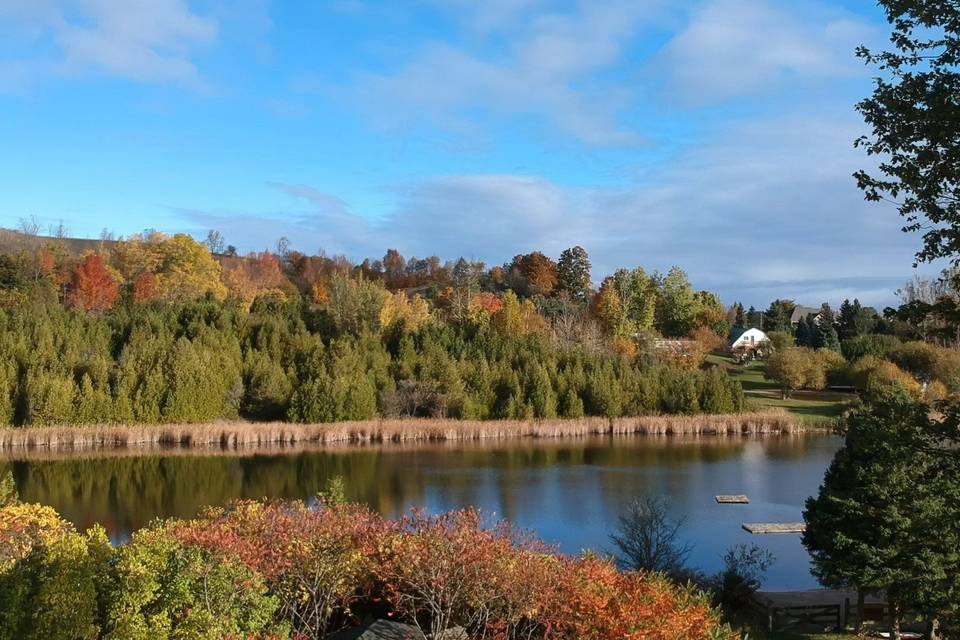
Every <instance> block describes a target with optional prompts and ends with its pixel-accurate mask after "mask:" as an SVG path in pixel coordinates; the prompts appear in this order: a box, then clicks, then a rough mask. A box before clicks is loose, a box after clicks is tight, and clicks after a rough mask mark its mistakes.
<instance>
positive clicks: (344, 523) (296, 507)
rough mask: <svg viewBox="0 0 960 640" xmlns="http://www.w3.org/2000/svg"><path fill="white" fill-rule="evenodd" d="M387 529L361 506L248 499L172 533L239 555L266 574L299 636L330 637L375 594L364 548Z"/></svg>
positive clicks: (179, 525)
mask: <svg viewBox="0 0 960 640" xmlns="http://www.w3.org/2000/svg"><path fill="white" fill-rule="evenodd" d="M382 527H383V520H382V519H380V518H379V517H378V516H376V515H374V514H373V513H372V512H371V511H370V510H369V509H367V508H365V507H361V506H357V505H333V506H331V507H329V508H326V507H322V508H318V509H312V508H309V507H308V506H307V505H305V504H304V503H303V502H298V501H295V502H270V503H264V502H250V501H244V502H237V503H234V504H232V505H230V506H229V507H227V508H225V509H224V508H217V509H208V510H206V511H204V512H203V513H201V515H200V517H199V518H198V519H196V520H190V521H186V522H180V523H177V524H175V525H174V526H173V528H172V531H173V532H174V535H175V536H176V537H177V538H179V539H180V541H181V542H183V543H184V544H186V545H188V546H189V545H196V546H200V547H203V548H205V549H207V550H210V551H217V552H221V553H228V554H231V555H234V556H236V557H237V558H238V559H239V560H240V561H241V562H243V563H244V564H245V565H247V567H248V568H250V569H252V570H253V571H255V572H256V573H258V574H259V575H261V576H262V577H263V578H264V580H265V582H266V584H267V585H268V587H269V590H270V593H271V594H272V595H275V596H277V597H278V599H279V609H278V615H279V616H280V617H281V618H282V619H283V620H284V621H286V622H288V623H289V624H290V626H291V627H292V629H293V630H294V632H295V633H296V634H297V637H302V638H323V637H324V634H325V632H326V631H327V629H328V627H329V626H330V624H331V623H336V622H343V621H344V620H346V619H349V618H350V616H351V615H352V612H351V607H352V606H353V605H354V603H356V602H357V601H358V600H359V598H360V596H361V594H362V593H364V592H366V591H368V586H369V584H370V581H371V579H372V573H371V565H370V558H369V554H367V553H364V548H365V545H367V544H368V543H369V541H370V539H371V537H376V534H377V533H378V532H379V531H380V530H381V529H382Z"/></svg>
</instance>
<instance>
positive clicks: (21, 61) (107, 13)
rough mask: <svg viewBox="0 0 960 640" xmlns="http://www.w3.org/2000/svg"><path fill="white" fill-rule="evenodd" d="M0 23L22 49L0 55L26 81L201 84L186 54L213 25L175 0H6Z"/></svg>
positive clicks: (211, 37) (211, 35)
mask: <svg viewBox="0 0 960 640" xmlns="http://www.w3.org/2000/svg"><path fill="white" fill-rule="evenodd" d="M0 28H2V30H3V31H5V32H6V31H9V32H11V33H15V34H16V37H17V39H18V40H23V41H24V44H25V45H27V46H24V50H26V51H29V52H30V53H29V54H27V55H24V56H22V57H20V58H16V59H13V60H7V61H0V62H3V63H4V64H5V65H7V66H8V67H12V68H14V69H16V68H20V69H24V68H26V69H30V70H31V72H32V73H31V75H33V76H34V77H33V78H32V79H33V80H36V78H37V76H41V75H48V74H49V73H51V72H54V73H61V74H84V73H88V72H97V73H102V74H106V75H111V76H116V77H121V78H127V79H129V80H134V81H137V82H145V83H162V84H174V85H180V86H189V87H193V88H201V87H203V85H204V83H203V79H202V77H201V75H200V73H199V71H198V70H197V67H196V66H195V65H194V63H193V62H192V61H191V60H190V53H191V51H192V50H193V49H194V48H196V47H197V46H201V45H206V44H210V43H212V42H215V41H216V39H217V30H218V27H217V23H216V21H214V20H212V19H210V18H206V17H203V16H200V15H197V14H195V13H193V12H192V11H191V10H190V8H189V7H188V6H187V5H186V3H185V2H183V1H182V0H122V1H120V0H36V1H31V0H13V1H12V2H7V3H4V4H2V5H0ZM21 80H22V79H21ZM0 81H2V76H0Z"/></svg>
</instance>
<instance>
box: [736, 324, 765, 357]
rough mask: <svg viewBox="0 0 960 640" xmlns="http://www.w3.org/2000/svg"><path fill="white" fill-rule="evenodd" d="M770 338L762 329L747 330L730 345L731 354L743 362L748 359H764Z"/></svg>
mask: <svg viewBox="0 0 960 640" xmlns="http://www.w3.org/2000/svg"><path fill="white" fill-rule="evenodd" d="M769 343H770V338H768V337H767V334H765V333H764V332H763V331H760V329H747V330H746V331H744V332H743V333H741V334H740V335H738V336H736V337H734V339H733V342H731V343H730V353H732V354H733V355H734V356H736V357H737V358H738V359H740V360H741V361H742V360H743V359H746V358H762V357H763V355H764V351H765V350H766V347H767V345H768V344H769Z"/></svg>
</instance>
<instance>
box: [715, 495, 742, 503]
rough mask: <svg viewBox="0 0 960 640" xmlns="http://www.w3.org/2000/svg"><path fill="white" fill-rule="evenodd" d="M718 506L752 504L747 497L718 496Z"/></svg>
mask: <svg viewBox="0 0 960 640" xmlns="http://www.w3.org/2000/svg"><path fill="white" fill-rule="evenodd" d="M717 504H750V498H748V497H747V496H717Z"/></svg>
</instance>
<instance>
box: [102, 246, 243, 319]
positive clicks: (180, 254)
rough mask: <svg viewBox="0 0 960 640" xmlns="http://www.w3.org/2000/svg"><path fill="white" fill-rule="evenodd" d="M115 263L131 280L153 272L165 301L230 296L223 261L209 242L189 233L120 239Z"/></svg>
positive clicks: (127, 278)
mask: <svg viewBox="0 0 960 640" xmlns="http://www.w3.org/2000/svg"><path fill="white" fill-rule="evenodd" d="M114 266H115V267H116V268H117V270H118V271H119V272H120V273H121V274H122V275H123V277H124V280H125V281H127V282H134V281H135V280H136V278H137V277H139V276H140V275H141V274H143V273H152V274H153V275H154V276H155V278H156V284H155V287H156V295H157V297H158V298H161V299H163V300H171V301H177V302H184V301H188V300H196V299H197V298H202V297H203V296H205V295H207V294H208V293H210V294H212V295H213V297H215V298H217V299H218V300H222V299H224V298H225V297H226V295H227V288H226V287H225V286H224V285H223V283H222V282H221V281H220V264H219V263H218V262H217V261H216V260H215V259H214V257H213V256H212V255H210V251H209V250H208V249H207V247H206V246H205V245H203V244H201V243H199V242H197V241H196V240H194V239H193V238H191V237H190V236H188V235H186V234H182V233H181V234H177V235H175V236H173V237H170V236H167V235H165V234H162V233H156V232H154V233H150V234H143V235H136V236H132V237H131V238H130V239H129V240H124V241H121V242H118V243H117V244H116V246H115V248H114Z"/></svg>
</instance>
